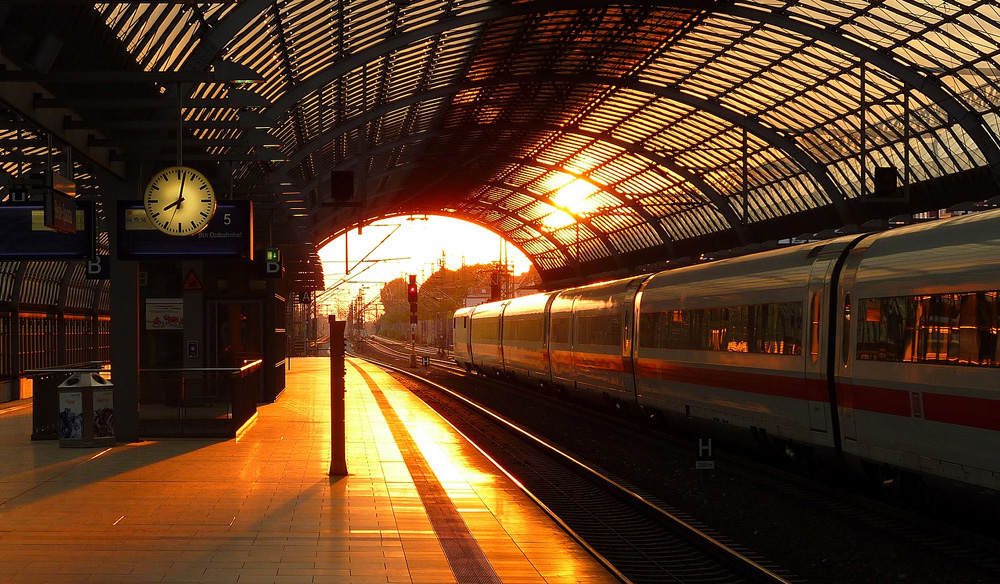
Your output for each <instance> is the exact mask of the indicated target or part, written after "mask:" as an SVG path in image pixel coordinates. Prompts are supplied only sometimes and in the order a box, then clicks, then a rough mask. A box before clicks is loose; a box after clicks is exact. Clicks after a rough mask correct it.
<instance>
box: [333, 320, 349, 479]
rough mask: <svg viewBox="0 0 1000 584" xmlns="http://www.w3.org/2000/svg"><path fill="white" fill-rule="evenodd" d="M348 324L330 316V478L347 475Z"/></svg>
mask: <svg viewBox="0 0 1000 584" xmlns="http://www.w3.org/2000/svg"><path fill="white" fill-rule="evenodd" d="M346 325H347V322H345V321H343V320H340V321H338V320H337V318H336V317H335V316H333V315H330V476H344V475H346V474H347V432H346V431H345V429H344V418H345V415H346V414H345V412H344V393H345V386H344V376H345V375H346V374H347V370H346V360H345V359H344V357H345V355H344V328H345V327H346Z"/></svg>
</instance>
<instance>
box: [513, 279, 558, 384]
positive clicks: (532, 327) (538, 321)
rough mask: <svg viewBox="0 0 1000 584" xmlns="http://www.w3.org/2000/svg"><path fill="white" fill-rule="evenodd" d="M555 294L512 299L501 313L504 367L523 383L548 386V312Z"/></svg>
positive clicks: (549, 377) (549, 378)
mask: <svg viewBox="0 0 1000 584" xmlns="http://www.w3.org/2000/svg"><path fill="white" fill-rule="evenodd" d="M554 298H555V294H554V293H548V294H532V295H531V296H522V297H521V298H515V299H513V300H511V301H510V302H508V303H507V305H506V307H505V308H504V311H503V331H502V338H503V366H504V371H505V372H506V373H507V375H510V376H512V377H514V378H516V379H518V380H519V381H523V382H529V381H530V382H538V383H549V382H550V381H551V379H552V378H551V373H550V372H549V348H548V324H549V322H548V312H547V310H546V307H547V306H548V305H549V304H550V303H551V302H552V300H553V299H554Z"/></svg>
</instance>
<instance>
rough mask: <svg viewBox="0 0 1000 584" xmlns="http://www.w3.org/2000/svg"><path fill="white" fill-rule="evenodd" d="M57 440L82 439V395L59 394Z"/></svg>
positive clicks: (65, 392)
mask: <svg viewBox="0 0 1000 584" xmlns="http://www.w3.org/2000/svg"><path fill="white" fill-rule="evenodd" d="M59 438H61V439H63V440H72V439H82V438H83V394H82V393H81V392H79V391H60V392H59Z"/></svg>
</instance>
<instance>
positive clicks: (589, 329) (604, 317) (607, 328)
mask: <svg viewBox="0 0 1000 584" xmlns="http://www.w3.org/2000/svg"><path fill="white" fill-rule="evenodd" d="M577 326H578V327H579V330H578V332H577V338H578V339H579V342H580V344H581V345H618V344H621V335H622V333H621V326H622V324H621V317H620V316H619V315H617V314H599V315H594V316H580V317H578V318H577Z"/></svg>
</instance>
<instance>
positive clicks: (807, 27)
mask: <svg viewBox="0 0 1000 584" xmlns="http://www.w3.org/2000/svg"><path fill="white" fill-rule="evenodd" d="M711 11H712V12H717V13H722V14H729V15H731V16H736V17H739V18H744V19H747V20H755V21H758V22H762V23H765V24H770V25H771V26H774V27H776V28H781V29H785V30H790V31H793V32H796V33H799V34H801V35H803V36H807V37H810V38H813V39H816V40H818V41H820V42H823V43H826V44H828V45H830V46H834V47H837V48H838V49H840V50H842V51H844V52H845V53H848V54H851V55H854V56H855V57H858V58H859V59H862V60H864V61H865V62H867V63H869V64H871V65H874V66H876V67H878V68H879V69H881V70H882V71H885V72H886V73H888V74H889V75H891V76H893V77H895V78H896V79H899V80H900V81H902V82H903V83H905V84H907V85H909V86H910V87H912V88H914V89H915V90H917V91H919V92H920V93H923V94H924V95H926V96H927V97H928V98H929V99H930V100H931V101H932V102H934V103H935V104H936V105H938V106H939V107H941V108H942V109H943V110H945V111H946V112H947V113H948V117H949V118H951V119H953V120H955V122H956V123H957V124H958V125H959V126H961V127H962V129H963V130H965V132H966V133H967V134H968V135H969V137H970V138H972V141H973V142H975V144H976V146H977V147H978V148H979V150H980V152H982V154H983V156H984V157H985V158H986V160H987V161H988V162H989V165H990V167H991V168H992V169H993V178H994V180H998V181H1000V146H998V145H997V141H996V137H995V136H992V134H991V133H990V131H989V130H987V128H988V126H987V125H986V123H985V121H984V120H983V117H982V116H981V115H980V114H979V112H977V111H975V110H973V109H970V108H968V107H966V106H965V105H963V104H962V103H961V102H959V101H958V99H956V98H955V96H954V95H953V94H951V93H949V91H948V90H947V89H945V87H944V85H943V84H942V83H941V82H940V81H939V80H938V79H936V78H933V77H929V76H927V75H924V74H923V73H921V72H919V71H918V70H917V69H915V68H914V67H910V66H907V65H905V64H903V63H900V62H899V61H897V60H895V59H893V58H892V54H891V53H888V52H881V51H879V50H876V49H873V48H871V47H870V46H867V45H865V44H863V43H860V42H858V41H855V40H852V39H850V38H848V37H846V36H844V35H843V34H838V33H835V32H833V31H831V30H829V29H826V28H822V27H819V26H816V25H814V24H809V23H807V22H805V21H803V20H798V19H794V18H790V17H788V16H786V15H785V14H783V13H781V12H777V11H776V12H768V11H764V10H758V9H755V8H749V7H746V6H737V5H735V4H722V3H719V4H713V5H712V8H711Z"/></svg>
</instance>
